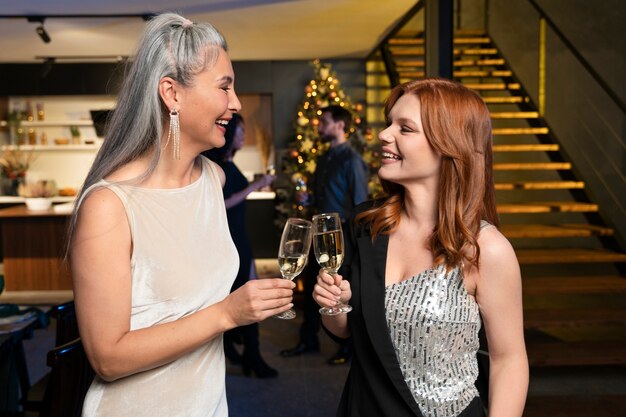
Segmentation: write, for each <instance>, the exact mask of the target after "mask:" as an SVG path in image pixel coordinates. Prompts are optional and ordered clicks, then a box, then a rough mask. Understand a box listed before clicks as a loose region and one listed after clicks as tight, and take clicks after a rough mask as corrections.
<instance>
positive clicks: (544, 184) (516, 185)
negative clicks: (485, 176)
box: [495, 181, 585, 191]
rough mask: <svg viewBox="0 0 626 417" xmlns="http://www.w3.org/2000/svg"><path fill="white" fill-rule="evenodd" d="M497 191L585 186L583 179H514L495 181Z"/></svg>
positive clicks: (572, 188) (567, 188)
mask: <svg viewBox="0 0 626 417" xmlns="http://www.w3.org/2000/svg"><path fill="white" fill-rule="evenodd" d="M495 188H496V190H498V191H510V190H574V189H583V188H585V183H584V181H528V182H527V181H514V182H497V183H496V184H495Z"/></svg>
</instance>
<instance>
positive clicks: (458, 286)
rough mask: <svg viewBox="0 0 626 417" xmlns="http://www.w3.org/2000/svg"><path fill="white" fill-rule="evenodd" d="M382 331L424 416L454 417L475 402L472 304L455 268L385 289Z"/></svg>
mask: <svg viewBox="0 0 626 417" xmlns="http://www.w3.org/2000/svg"><path fill="white" fill-rule="evenodd" d="M385 312H386V318H387V326H388V327H389V331H390V334H391V340H392V342H393V344H394V347H395V351H396V356H397V358H398V362H399V364H400V368H401V370H402V374H403V375H404V379H405V381H406V383H407V385H408V387H409V389H410V390H411V392H412V394H413V398H415V401H416V402H417V404H418V405H419V407H420V410H421V411H422V413H423V414H424V416H428V417H444V416H445V417H449V416H457V415H459V414H460V413H461V412H462V411H463V410H464V409H465V408H466V407H467V406H468V405H469V403H470V402H471V401H472V399H474V397H476V396H478V391H477V390H476V387H475V386H474V381H476V378H477V377H478V364H477V362H476V352H477V351H478V331H479V330H480V315H479V310H478V304H477V303H476V301H475V300H474V298H473V297H471V296H470V295H469V294H468V293H467V290H466V289H465V286H464V284H463V273H462V272H461V270H460V268H454V269H452V270H450V271H448V272H446V267H445V266H444V265H439V266H437V267H433V268H430V269H427V270H426V271H423V272H422V273H420V274H418V275H416V276H414V277H412V278H410V279H407V280H405V281H402V282H399V283H396V284H392V285H389V286H387V287H386V289H385Z"/></svg>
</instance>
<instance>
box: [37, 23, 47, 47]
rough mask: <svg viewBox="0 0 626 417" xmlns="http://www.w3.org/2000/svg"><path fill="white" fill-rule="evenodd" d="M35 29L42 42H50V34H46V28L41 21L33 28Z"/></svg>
mask: <svg viewBox="0 0 626 417" xmlns="http://www.w3.org/2000/svg"><path fill="white" fill-rule="evenodd" d="M35 31H37V35H39V37H40V38H41V40H42V41H43V42H44V43H50V35H48V32H46V28H44V27H43V23H42V24H41V25H39V26H37V29H35Z"/></svg>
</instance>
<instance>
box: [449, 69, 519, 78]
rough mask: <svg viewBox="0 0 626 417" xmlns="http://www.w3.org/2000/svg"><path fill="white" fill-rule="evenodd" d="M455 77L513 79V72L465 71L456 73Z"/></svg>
mask: <svg viewBox="0 0 626 417" xmlns="http://www.w3.org/2000/svg"><path fill="white" fill-rule="evenodd" d="M453 75H454V77H457V78H463V77H511V76H512V75H513V72H512V71H508V70H463V71H454V73H453Z"/></svg>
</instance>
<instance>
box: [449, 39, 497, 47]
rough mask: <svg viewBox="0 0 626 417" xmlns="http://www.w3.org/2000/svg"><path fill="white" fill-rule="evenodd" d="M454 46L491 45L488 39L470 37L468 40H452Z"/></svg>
mask: <svg viewBox="0 0 626 417" xmlns="http://www.w3.org/2000/svg"><path fill="white" fill-rule="evenodd" d="M452 41H453V42H454V44H455V45H467V44H486V43H491V39H490V38H488V37H470V38H459V37H457V38H454V39H453V40H452Z"/></svg>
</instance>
